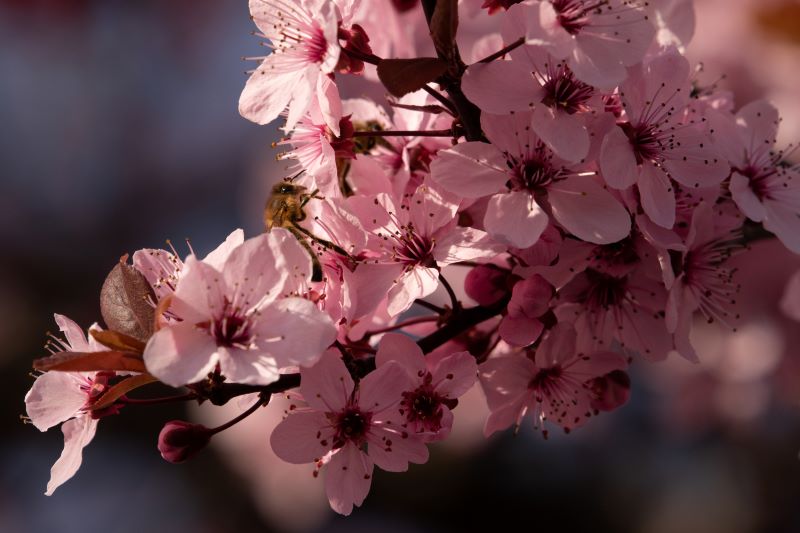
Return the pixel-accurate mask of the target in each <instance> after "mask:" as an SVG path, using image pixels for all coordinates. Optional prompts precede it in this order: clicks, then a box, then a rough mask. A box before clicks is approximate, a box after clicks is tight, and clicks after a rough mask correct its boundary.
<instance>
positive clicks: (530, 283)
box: [508, 274, 553, 318]
mask: <svg viewBox="0 0 800 533" xmlns="http://www.w3.org/2000/svg"><path fill="white" fill-rule="evenodd" d="M552 297H553V287H552V286H551V285H550V284H549V283H548V282H547V281H545V279H544V278H542V277H541V276H539V275H536V274H534V275H533V276H531V277H530V278H528V279H524V280H522V281H520V282H518V283H517V284H515V285H514V288H513V289H512V290H511V301H509V302H508V315H509V316H512V317H528V318H536V317H539V316H542V315H543V314H544V313H545V312H547V310H548V309H549V308H550V299H551V298H552Z"/></svg>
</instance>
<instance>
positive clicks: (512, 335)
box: [498, 274, 554, 346]
mask: <svg viewBox="0 0 800 533" xmlns="http://www.w3.org/2000/svg"><path fill="white" fill-rule="evenodd" d="M553 293H554V290H553V286H552V285H550V284H549V283H547V281H545V279H544V278H543V277H541V276H539V275H537V274H534V275H533V276H531V277H530V278H528V279H524V280H522V281H520V282H518V283H517V284H515V285H514V288H513V289H512V292H511V300H510V301H509V302H508V307H507V309H508V314H507V315H506V316H504V317H503V320H502V321H501V322H500V329H499V330H498V333H499V334H500V337H502V339H503V340H504V341H506V342H507V343H508V344H510V345H512V346H528V345H530V344H532V343H533V342H535V341H536V339H538V338H539V335H541V333H542V330H543V329H544V324H543V323H542V322H541V320H539V317H541V316H542V315H543V314H545V313H546V312H547V311H548V310H549V309H550V299H551V298H552V297H553Z"/></svg>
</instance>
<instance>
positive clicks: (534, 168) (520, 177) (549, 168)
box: [508, 141, 562, 194]
mask: <svg viewBox="0 0 800 533" xmlns="http://www.w3.org/2000/svg"><path fill="white" fill-rule="evenodd" d="M552 158H553V156H552V153H551V152H550V151H549V150H548V149H547V147H546V146H545V144H544V143H542V142H541V141H540V142H539V143H538V144H537V145H536V147H535V148H534V149H533V151H532V153H531V155H530V156H528V157H527V158H526V159H524V160H522V161H517V160H515V159H513V158H512V159H511V160H510V161H508V166H509V167H511V169H512V175H511V180H510V182H509V184H508V185H509V188H510V189H512V190H515V191H528V192H530V193H531V194H536V193H539V194H543V193H544V192H545V188H546V187H547V186H548V185H550V183H552V182H553V181H556V180H558V179H559V177H560V176H561V174H562V171H561V170H560V169H556V168H554V167H553V165H552Z"/></svg>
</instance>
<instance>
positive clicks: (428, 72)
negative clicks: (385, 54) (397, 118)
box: [378, 57, 447, 97]
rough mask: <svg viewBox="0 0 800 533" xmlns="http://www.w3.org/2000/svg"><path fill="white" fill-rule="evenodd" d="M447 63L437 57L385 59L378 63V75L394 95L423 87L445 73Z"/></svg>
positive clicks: (400, 94) (401, 94) (398, 95)
mask: <svg viewBox="0 0 800 533" xmlns="http://www.w3.org/2000/svg"><path fill="white" fill-rule="evenodd" d="M445 70H447V63H445V62H444V61H442V60H441V59H437V58H435V57H419V58H416V59H383V60H381V62H380V63H378V77H379V78H380V79H381V82H382V83H383V85H384V86H385V87H386V89H387V90H388V91H389V92H390V93H392V94H393V95H394V96H397V97H400V96H403V95H404V94H407V93H410V92H414V91H417V90H419V89H422V88H423V87H424V86H425V84H426V83H428V82H431V81H433V80H435V79H436V78H438V77H439V76H441V75H442V74H444V71H445Z"/></svg>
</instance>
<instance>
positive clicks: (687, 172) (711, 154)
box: [664, 130, 731, 188]
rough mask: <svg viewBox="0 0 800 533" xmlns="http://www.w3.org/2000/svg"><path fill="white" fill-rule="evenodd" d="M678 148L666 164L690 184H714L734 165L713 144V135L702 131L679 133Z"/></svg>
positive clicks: (673, 174)
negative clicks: (709, 135)
mask: <svg viewBox="0 0 800 533" xmlns="http://www.w3.org/2000/svg"><path fill="white" fill-rule="evenodd" d="M675 145H676V148H674V149H672V150H669V151H668V152H667V153H666V154H665V157H667V159H666V160H665V161H664V168H666V169H667V171H668V172H669V173H670V176H671V177H672V178H673V179H674V180H675V181H677V182H678V183H680V184H682V185H685V186H687V187H694V188H698V187H713V186H715V185H719V184H720V183H721V182H722V180H724V179H725V178H726V177H728V174H729V173H730V170H731V167H730V165H729V164H728V161H726V160H725V159H723V158H722V157H721V156H720V155H719V154H718V153H717V151H716V150H715V149H714V148H712V146H711V145H712V141H711V139H710V138H709V137H708V136H706V135H704V134H702V133H701V132H693V131H689V130H683V131H682V132H679V134H677V135H676V139H675Z"/></svg>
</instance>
